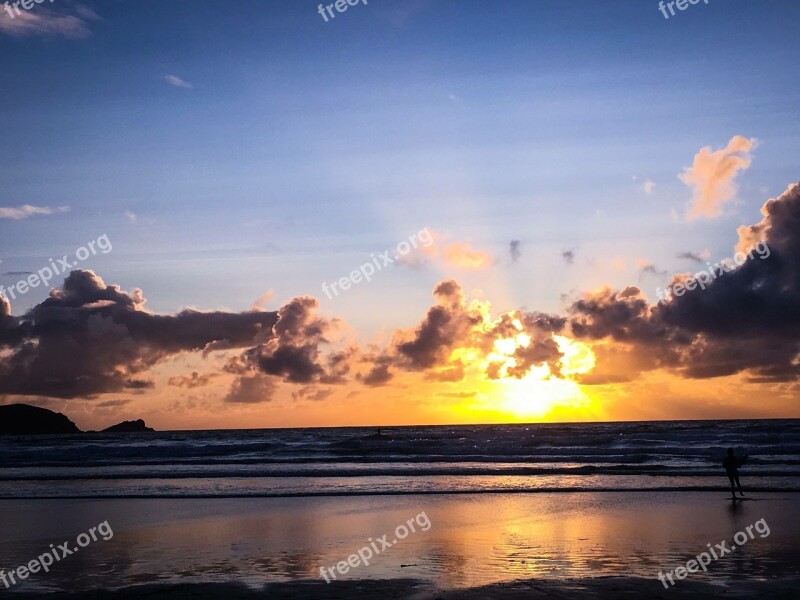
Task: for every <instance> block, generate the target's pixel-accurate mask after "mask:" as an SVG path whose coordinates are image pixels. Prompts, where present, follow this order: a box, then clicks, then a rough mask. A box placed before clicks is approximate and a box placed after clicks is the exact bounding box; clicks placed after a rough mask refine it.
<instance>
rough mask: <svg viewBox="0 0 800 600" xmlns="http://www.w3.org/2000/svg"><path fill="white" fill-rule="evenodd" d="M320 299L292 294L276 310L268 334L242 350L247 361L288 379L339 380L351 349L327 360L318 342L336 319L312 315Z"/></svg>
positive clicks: (335, 325)
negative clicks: (292, 297) (244, 350)
mask: <svg viewBox="0 0 800 600" xmlns="http://www.w3.org/2000/svg"><path fill="white" fill-rule="evenodd" d="M318 308H319V302H318V301H317V300H316V299H315V298H311V297H309V296H304V297H302V298H295V299H294V300H292V301H291V302H289V303H288V304H286V305H285V306H283V307H281V308H280V309H279V310H278V320H277V322H276V323H275V325H274V327H273V328H272V332H271V333H272V335H271V337H270V338H269V339H268V340H267V341H265V342H263V343H261V344H259V345H258V346H256V347H254V348H251V349H250V350H248V351H247V352H246V354H245V358H246V362H247V364H248V365H249V366H251V367H252V368H255V369H257V370H259V371H261V372H263V373H266V374H268V375H276V376H279V377H282V378H284V379H285V380H286V381H289V382H291V383H303V384H309V383H315V382H317V383H319V382H322V383H341V382H342V381H344V376H345V375H346V374H347V373H348V372H349V369H350V363H349V359H350V354H349V352H350V351H344V352H343V353H338V354H336V353H334V354H333V355H331V356H329V357H328V359H327V360H325V358H324V357H323V355H322V351H321V348H320V347H321V345H322V344H328V343H329V340H328V338H327V337H326V335H327V334H328V333H329V332H332V331H333V330H334V329H336V327H337V326H338V321H336V320H327V319H323V318H320V317H317V316H316V315H315V312H316V310H317V309H318Z"/></svg>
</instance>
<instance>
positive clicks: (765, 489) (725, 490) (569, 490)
mask: <svg viewBox="0 0 800 600" xmlns="http://www.w3.org/2000/svg"><path fill="white" fill-rule="evenodd" d="M747 491H748V493H757V494H782V493H786V494H797V493H800V488H796V487H770V486H760V487H756V486H753V487H748V488H747ZM681 492H684V493H721V494H729V493H730V487H729V486H717V487H710V486H709V487H703V486H695V487H692V486H689V487H687V486H665V487H647V488H604V487H601V488H578V487H553V488H532V489H519V488H497V489H494V488H493V489H477V490H379V491H375V492H365V491H356V492H335V491H322V492H280V493H275V494H260V493H253V494H227V493H226V494H202V495H191V494H158V495H152V494H149V495H148V494H141V495H140V494H125V495H122V494H92V495H88V494H87V495H60V496H55V495H54V496H0V502H6V501H8V502H10V501H14V500H29V501H30V500H159V499H163V500H224V499H231V500H246V499H259V498H260V499H280V498H360V497H364V498H371V497H375V496H470V495H493V494H501V495H506V494H514V495H517V494H519V495H525V494H530V495H539V494H595V493H598V494H628V493H633V494H648V493H671V494H674V493H681ZM728 499H729V500H730V499H731V497H730V496H728ZM740 500H741V498H737V501H740ZM745 500H750V501H752V500H758V499H757V498H750V497H749V496H746V497H745Z"/></svg>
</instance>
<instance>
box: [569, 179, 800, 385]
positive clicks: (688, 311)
mask: <svg viewBox="0 0 800 600" xmlns="http://www.w3.org/2000/svg"><path fill="white" fill-rule="evenodd" d="M762 213H763V215H764V218H763V219H762V221H761V222H760V223H757V224H755V225H752V226H746V227H740V228H739V243H738V245H737V251H738V252H740V253H743V254H740V255H739V260H738V262H740V263H741V264H740V265H739V266H738V267H734V269H733V270H732V271H729V272H725V273H722V274H720V273H719V270H717V269H715V278H714V279H713V280H712V281H711V282H710V283H708V284H706V289H705V290H702V289H700V288H697V289H695V290H692V291H686V293H684V294H683V295H681V296H675V297H672V298H671V299H670V300H669V301H667V302H666V303H664V304H656V305H654V306H649V305H648V303H647V301H646V300H645V299H644V297H643V296H642V295H641V293H640V292H639V290H638V289H637V288H628V289H627V290H623V291H622V292H613V291H611V290H604V291H601V292H597V293H594V294H591V295H588V296H586V297H585V298H583V299H582V300H579V301H578V302H576V303H574V304H573V306H572V307H571V309H570V313H571V318H570V327H571V331H572V332H573V334H574V335H576V336H578V337H583V338H590V339H601V338H606V337H607V338H612V339H614V340H616V341H618V342H623V343H628V344H629V346H628V353H629V355H630V356H631V357H635V358H636V359H637V360H638V361H639V363H640V365H641V366H642V368H645V369H647V368H657V367H663V368H668V369H672V370H675V371H677V372H679V373H680V374H682V375H684V376H686V377H690V378H710V377H719V376H723V375H732V374H735V373H741V372H747V373H748V374H749V376H750V377H751V379H752V380H753V381H755V382H767V381H772V382H774V381H792V380H796V379H797V378H798V375H800V362H799V361H798V358H799V357H800V311H798V309H797V307H798V305H800V241H799V240H798V235H800V233H799V232H800V186H798V185H793V186H791V187H790V188H789V189H788V190H787V191H786V192H785V193H784V194H783V195H781V196H780V197H779V198H777V199H773V200H770V201H768V202H767V203H766V204H765V205H764V207H763V208H762ZM745 254H749V256H745ZM679 281H685V276H678V277H675V278H674V279H673V283H677V282H679ZM600 359H601V357H600V356H598V371H597V372H595V373H594V375H595V376H596V377H601V376H602V374H603V370H604V368H605V367H604V365H603V361H602V360H600Z"/></svg>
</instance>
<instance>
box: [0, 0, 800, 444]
mask: <svg viewBox="0 0 800 600" xmlns="http://www.w3.org/2000/svg"><path fill="white" fill-rule="evenodd" d="M317 5H318V2H317V3H315V2H312V1H306V0H301V1H292V2H289V1H283V2H277V1H272V0H270V1H269V2H265V1H256V0H252V1H249V0H244V1H239V0H237V1H236V2H233V3H228V4H224V5H223V4H220V3H218V2H213V3H212V2H208V1H205V0H194V1H193V2H192V3H191V9H187V7H188V6H189V5H188V4H187V3H181V2H173V3H167V2H155V1H139V2H131V1H127V2H126V1H118V2H105V3H100V2H86V3H83V4H81V3H75V2H68V1H66V0H55V2H52V3H50V2H47V3H43V4H35V5H34V6H33V8H31V9H30V10H27V11H25V10H23V11H22V12H21V14H19V15H16V16H15V17H14V18H12V17H11V16H10V15H9V14H8V13H7V11H6V10H4V9H2V7H0V55H2V57H3V61H2V68H0V99H1V100H2V105H3V107H4V108H3V111H2V118H0V142H2V147H3V149H4V150H5V153H4V159H3V161H2V163H0V261H2V262H0V285H2V286H3V288H4V290H6V293H5V299H0V403H12V402H26V403H31V404H37V405H40V406H45V407H47V408H51V409H53V410H58V411H61V412H64V413H65V414H67V415H68V416H69V417H70V418H71V419H72V420H73V421H75V422H76V423H77V424H78V425H79V426H80V427H82V428H84V429H89V428H99V427H106V426H108V425H111V424H113V423H116V422H119V421H121V420H124V419H135V418H144V419H145V420H146V421H147V423H148V425H150V426H152V427H155V428H157V429H197V428H208V429H212V428H241V427H283V426H328V425H366V424H369V425H373V424H385V425H391V424H439V423H487V422H533V421H560V420H567V421H582V420H647V419H684V418H685V419H698V418H699V419H707V418H738V417H754V418H758V417H764V418H771V417H800V404H798V392H799V391H800V386H799V385H798V378H799V377H800V311H798V306H800V304H799V303H800V186H799V187H794V186H795V185H796V183H797V182H798V181H799V180H800V168H798V167H800V164H798V156H800V81H798V79H797V77H796V76H794V75H795V73H796V71H797V64H798V62H800V51H799V50H800V46H799V45H798V43H797V41H796V38H797V24H798V17H800V4H798V3H796V2H791V1H778V0H760V1H759V2H753V1H748V0H725V1H724V2H723V1H721V0H712V1H711V2H710V3H708V4H704V3H702V2H701V3H699V4H696V5H690V6H689V7H688V9H687V10H685V11H683V12H679V13H678V14H676V15H675V16H674V17H671V18H670V19H665V18H664V17H663V15H662V14H661V12H660V11H659V10H658V2H656V1H653V0H649V1H644V2H643V1H630V0H627V1H622V0H619V1H613V0H612V1H606V2H590V1H588V0H581V1H578V0H559V1H557V2H556V1H544V0H537V1H532V0H525V1H523V0H520V1H513V0H508V1H505V0H504V1H503V2H500V3H496V2H473V1H471V0H470V1H464V0H391V1H390V0H369V2H368V3H366V4H362V3H359V4H357V5H355V6H352V7H350V8H349V9H348V10H347V11H346V12H345V13H341V14H338V15H337V17H336V18H335V19H333V20H329V22H325V21H324V20H323V19H322V18H321V16H320V15H319V13H318V12H317ZM770 199H774V200H773V201H771V202H770ZM768 202H769V204H767V203H768ZM101 236H107V238H106V239H107V240H109V242H110V246H111V247H112V248H113V249H111V250H110V251H108V252H101V251H98V252H97V253H96V254H93V255H91V256H89V257H88V258H86V260H83V261H81V262H80V264H78V265H76V268H75V270H73V271H72V273H71V275H69V277H68V279H67V280H66V284H65V278H66V277H67V274H62V275H60V276H57V277H55V278H54V279H53V281H52V283H51V284H50V285H49V286H47V287H45V286H43V285H38V286H37V287H35V288H33V289H30V290H29V291H27V292H25V293H19V290H18V289H16V288H13V289H15V292H14V294H13V295H11V294H10V293H8V289H9V288H11V286H15V285H16V283H17V282H19V281H21V280H24V279H27V278H28V277H29V276H30V273H36V272H37V271H39V270H40V269H43V268H46V267H48V266H49V265H50V262H51V259H58V258H61V257H62V256H64V255H67V256H68V257H69V258H70V260H71V261H74V260H75V255H76V251H77V250H78V249H79V248H81V247H84V246H86V245H87V244H88V242H91V241H96V240H98V238H101ZM412 236H416V237H415V238H414V240H415V242H416V243H417V248H416V249H414V248H411V249H410V251H409V252H408V253H407V254H405V256H402V257H399V258H396V256H397V254H398V251H397V249H398V244H400V243H401V242H404V241H405V242H408V241H409V240H410V239H411V238H412ZM420 240H422V241H420ZM758 242H762V247H763V248H764V249H767V248H768V253H769V256H766V255H764V256H763V257H762V255H759V254H758V253H753V254H752V258H749V259H748V260H746V261H745V262H743V264H741V265H740V266H734V265H733V264H731V263H729V265H728V266H729V267H730V270H728V271H727V272H725V273H724V274H721V275H719V277H718V278H717V277H716V276H715V277H714V279H713V281H712V282H711V283H710V284H709V285H708V286H707V289H705V290H702V289H699V288H698V289H695V290H693V291H687V292H686V293H685V294H683V295H681V296H679V297H678V296H676V297H672V298H670V299H669V300H668V301H667V302H666V304H664V305H659V304H658V303H657V302H658V298H657V295H656V289H657V288H659V287H660V288H662V289H664V288H666V286H667V285H669V284H670V283H671V282H672V283H676V282H684V283H685V282H686V278H687V277H688V276H689V275H690V274H692V273H696V272H698V271H700V270H703V269H705V270H708V269H709V265H708V263H710V264H711V265H714V264H716V263H719V262H720V261H723V260H724V259H727V260H733V259H734V257H735V253H736V252H737V251H744V252H748V251H750V250H751V249H752V248H754V246H755V244H756V243H758ZM386 251H389V255H388V256H389V258H391V259H392V264H390V265H387V266H385V267H383V268H381V269H377V268H376V269H375V271H376V272H375V273H374V275H373V276H372V281H370V282H366V281H361V282H358V283H355V284H352V285H351V286H350V289H348V290H346V291H342V292H341V293H340V294H339V295H338V296H336V295H333V296H332V297H329V296H328V295H327V294H326V293H325V292H324V291H323V287H322V286H323V283H325V284H327V285H330V284H331V283H332V282H339V280H340V279H341V278H343V277H348V276H349V274H350V273H351V272H352V271H354V270H356V269H358V268H359V267H361V266H362V265H364V264H367V263H370V264H381V262H375V261H380V259H379V255H381V254H383V253H385V252H386ZM395 258H396V259H395ZM56 262H57V261H56ZM51 287H52V288H55V289H54V291H50V288H51Z"/></svg>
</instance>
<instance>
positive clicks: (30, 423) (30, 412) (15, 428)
mask: <svg viewBox="0 0 800 600" xmlns="http://www.w3.org/2000/svg"><path fill="white" fill-rule="evenodd" d="M50 433H81V430H80V429H78V427H77V426H76V425H75V423H73V422H72V421H70V420H69V419H68V418H67V417H66V416H64V415H62V414H61V413H57V412H53V411H52V410H47V409H46V408H39V407H38V406H31V405H30V404H7V405H5V406H0V434H6V435H38V434H50Z"/></svg>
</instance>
